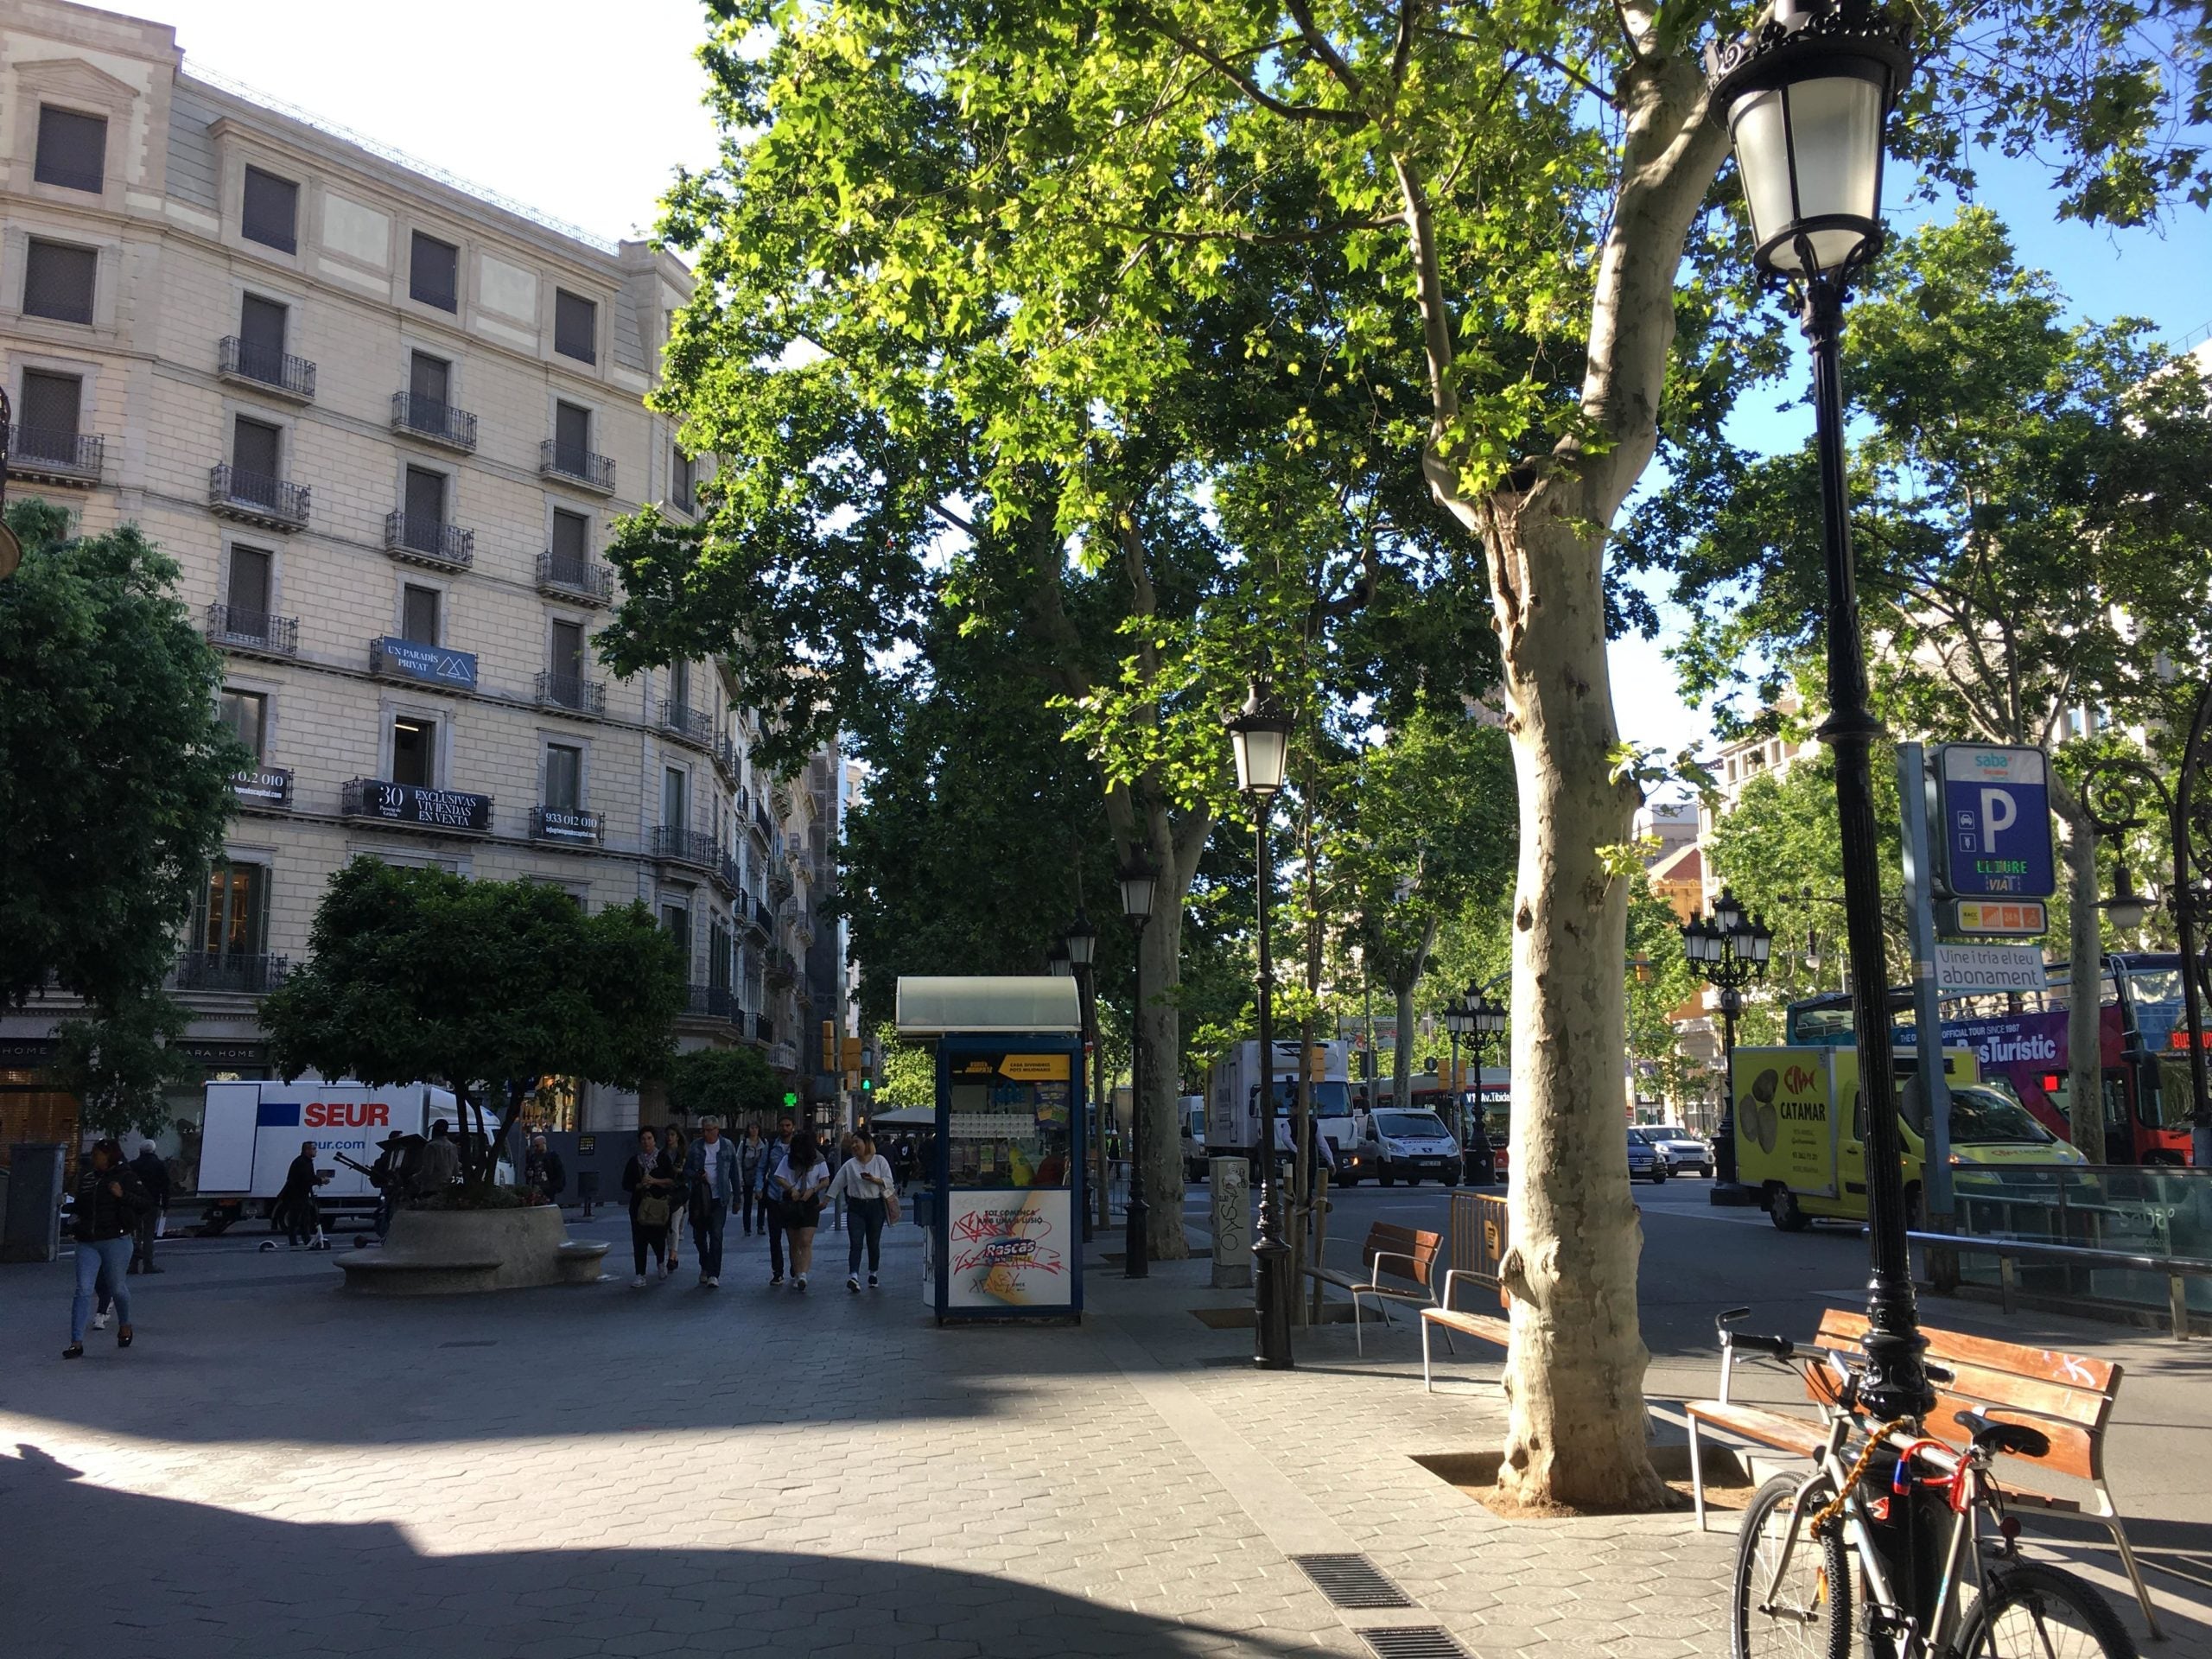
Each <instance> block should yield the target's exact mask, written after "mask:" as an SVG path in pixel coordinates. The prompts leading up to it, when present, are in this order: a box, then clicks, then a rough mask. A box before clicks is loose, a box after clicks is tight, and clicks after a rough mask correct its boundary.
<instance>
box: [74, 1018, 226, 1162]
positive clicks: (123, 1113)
mask: <svg viewBox="0 0 2212 1659" xmlns="http://www.w3.org/2000/svg"><path fill="white" fill-rule="evenodd" d="M191 1022H192V1014H191V1011H190V1010H189V1009H188V1008H186V1007H183V1006H182V1005H181V1004H180V1003H178V1002H176V1001H174V1000H173V999H171V998H170V997H168V996H167V995H163V994H162V992H160V991H149V992H148V993H146V994H145V995H142V996H134V997H132V998H131V999H130V1001H127V1002H124V1004H122V1005H121V1006H120V1007H116V1008H113V1009H111V1010H106V1011H95V1012H94V1013H93V1014H91V1015H90V1016H89V1017H87V1018H85V1019H79V1020H65V1021H63V1022H62V1024H61V1025H60V1027H58V1028H57V1029H56V1030H55V1032H54V1039H55V1045H56V1048H57V1051H58V1052H57V1053H56V1055H55V1058H54V1083H55V1085H56V1086H57V1087H59V1088H60V1089H62V1090H65V1091H67V1093H69V1094H73V1095H74V1096H77V1098H78V1100H79V1103H81V1105H82V1113H81V1116H82V1120H83V1127H84V1128H85V1130H86V1133H88V1134H92V1135H115V1136H120V1135H156V1134H158V1133H160V1132H161V1130H162V1129H163V1128H167V1127H168V1121H169V1115H168V1098H167V1096H168V1095H169V1094H171V1093H173V1092H174V1091H175V1090H180V1089H186V1088H189V1087H191V1086H192V1085H193V1084H196V1083H198V1082H199V1081H200V1077H201V1069H200V1065H199V1063H198V1062H197V1061H194V1060H191V1059H188V1058H185V1057H184V1056H183V1055H181V1054H180V1053H179V1052H177V1050H176V1048H175V1044H176V1042H177V1041H178V1039H180V1038H181V1037H182V1036H183V1035H184V1032H185V1027H187V1026H188V1025H190V1024H191Z"/></svg>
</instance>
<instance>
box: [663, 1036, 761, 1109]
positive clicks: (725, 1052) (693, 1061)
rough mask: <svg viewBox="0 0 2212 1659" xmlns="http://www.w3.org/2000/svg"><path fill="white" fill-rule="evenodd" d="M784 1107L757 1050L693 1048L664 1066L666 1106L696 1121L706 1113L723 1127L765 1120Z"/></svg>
mask: <svg viewBox="0 0 2212 1659" xmlns="http://www.w3.org/2000/svg"><path fill="white" fill-rule="evenodd" d="M783 1103H784V1091H783V1088H782V1085H780V1084H779V1083H778V1082H777V1081H776V1074H775V1073H774V1072H773V1071H770V1070H769V1069H768V1062H767V1061H766V1059H765V1058H762V1056H761V1053H760V1050H759V1049H757V1048H751V1047H745V1046H740V1047H736V1048H695V1049H691V1050H690V1051H688V1052H684V1053H682V1054H678V1055H677V1057H676V1058H674V1059H673V1060H671V1061H670V1062H669V1065H668V1107H669V1109H670V1110H671V1111H672V1112H675V1113H676V1114H677V1116H681V1117H685V1118H689V1119H691V1120H692V1121H694V1122H696V1121H697V1120H698V1119H699V1118H702V1117H704V1116H709V1115H711V1116H715V1117H719V1118H721V1121H722V1124H723V1127H724V1128H732V1127H734V1126H735V1125H737V1124H738V1123H740V1122H742V1121H744V1120H746V1119H753V1118H757V1119H766V1118H767V1117H769V1116H772V1114H773V1113H775V1112H776V1111H778V1110H779V1109H780V1108H781V1107H782V1105H783Z"/></svg>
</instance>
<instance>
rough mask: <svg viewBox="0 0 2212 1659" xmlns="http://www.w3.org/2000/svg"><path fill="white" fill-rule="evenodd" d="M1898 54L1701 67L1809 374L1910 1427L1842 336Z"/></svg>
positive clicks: (1807, 54)
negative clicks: (1798, 325) (1800, 337)
mask: <svg viewBox="0 0 2212 1659" xmlns="http://www.w3.org/2000/svg"><path fill="white" fill-rule="evenodd" d="M1908 40H1909V37H1908V34H1907V31H1906V29H1905V28H1904V26H1903V25H1901V24H1899V23H1897V22H1893V21H1892V20H1891V19H1890V18H1889V17H1888V16H1885V14H1884V13H1882V12H1880V11H1879V10H1875V9H1874V8H1873V7H1872V6H1870V5H1867V4H1865V3H1863V0H1844V3H1840V4H1839V3H1827V4H1818V3H1812V0H1777V3H1776V5H1775V7H1774V10H1773V11H1772V13H1771V14H1770V18H1769V21H1767V22H1765V23H1764V24H1763V25H1762V26H1761V27H1760V28H1759V29H1757V30H1756V31H1755V32H1754V33H1752V34H1751V35H1748V36H1746V37H1745V38H1744V39H1742V40H1740V41H1732V42H1730V43H1728V44H1727V45H1726V46H1713V47H1708V48H1707V52H1706V63H1707V70H1708V72H1709V73H1710V75H1711V78H1712V82H1713V111H1714V112H1715V113H1716V115H1717V116H1718V117H1719V118H1721V119H1723V120H1725V121H1726V124H1727V126H1728V132H1729V137H1730V139H1731V141H1732V143H1733V144H1734V146H1735V152H1736V162H1737V167H1738V171H1739V173H1740V174H1741V175H1742V180H1743V188H1744V199H1745V204H1746V205H1747V206H1748V207H1749V208H1750V210H1751V231H1752V236H1753V238H1754V244H1755V245H1754V249H1753V252H1752V256H1751V257H1752V260H1753V262H1754V263H1755V264H1757V265H1758V269H1759V270H1760V271H1761V272H1763V273H1764V275H1765V276H1766V277H1769V278H1770V280H1773V281H1776V282H1780V283H1789V284H1790V285H1791V286H1793V287H1794V288H1795V289H1796V292H1797V295H1798V297H1799V300H1800V302H1801V304H1802V312H1801V321H1802V326H1803V328H1804V333H1805V338H1806V341H1807V343H1808V346H1810V348H1811V354H1812V359H1813V404H1814V416H1815V435H1816V436H1815V446H1816V448H1817V451H1818V454H1819V459H1820V472H1821V550H1822V552H1823V554H1824V555H1825V556H1826V562H1827V615H1826V617H1825V619H1824V620H1825V622H1826V628H1827V709H1828V713H1827V719H1826V720H1825V721H1822V722H1821V727H1820V733H1819V734H1820V736H1821V738H1822V740H1823V741H1826V742H1827V744H1828V745H1829V746H1830V747H1832V748H1833V749H1834V751H1835V779H1836V785H1835V792H1836V817H1837V821H1838V822H1837V828H1838V832H1839V839H1840V843H1841V850H1842V855H1843V887H1844V913H1845V918H1846V925H1845V931H1846V935H1847V938H1848V940H1849V943H1850V947H1851V982H1852V992H1853V1000H1854V1001H1855V1003H1856V1005H1857V1007H1859V1010H1860V1017H1859V1020H1857V1022H1856V1024H1857V1033H1858V1046H1859V1077H1861V1078H1862V1079H1864V1080H1865V1082H1866V1105H1867V1111H1866V1219H1867V1230H1868V1232H1869V1234H1870V1235H1871V1236H1872V1257H1873V1272H1872V1283H1871V1286H1870V1290H1869V1295H1868V1300H1867V1306H1866V1319H1867V1332H1866V1383H1865V1387H1864V1388H1863V1389H1862V1390H1861V1396H1860V1397H1861V1398H1862V1399H1863V1400H1864V1401H1865V1402H1866V1407H1867V1408H1868V1409H1869V1410H1870V1411H1872V1413H1873V1414H1875V1416H1876V1417H1877V1418H1880V1419H1888V1418H1895V1417H1918V1416H1920V1415H1921V1414H1924V1413H1925V1412H1927V1411H1929V1410H1930V1409H1931V1408H1933V1407H1934V1405H1935V1403H1936V1402H1935V1396H1934V1395H1933V1394H1932V1393H1931V1392H1930V1391H1929V1386H1928V1377H1927V1374H1926V1372H1925V1371H1924V1370H1923V1369H1922V1365H1921V1352H1922V1350H1923V1348H1924V1347H1925V1346H1926V1345H1927V1344H1926V1341H1925V1339H1924V1338H1923V1337H1922V1336H1921V1334H1920V1329H1919V1311H1918V1307H1917V1306H1916V1301H1915V1299H1914V1294H1913V1287H1912V1274H1911V1263H1910V1255H1909V1250H1908V1243H1909V1242H1908V1240H1907V1239H1906V1237H1905V1227H1906V1218H1905V1210H1904V1169H1903V1166H1902V1165H1901V1162H1900V1158H1901V1154H1902V1147H1901V1144H1900V1141H1899V1139H1898V1135H1897V1093H1896V1086H1895V1076H1896V1074H1895V1072H1894V1071H1893V1070H1892V1068H1891V1053H1890V1022H1889V1020H1887V1018H1885V1015H1884V1010H1885V1009H1886V1008H1887V1007H1888V1006H1889V1003H1888V997H1889V974H1888V961H1887V951H1886V950H1885V941H1884V938H1883V934H1882V887H1881V870H1880V865H1879V862H1878V842H1877V841H1876V839H1875V824H1874V791H1873V781H1872V765H1871V759H1870V754H1869V751H1870V750H1871V748H1872V745H1873V741H1874V739H1875V738H1876V736H1877V735H1878V734H1879V731H1880V728H1879V725H1878V722H1877V721H1875V719H1874V716H1873V713H1872V710H1871V709H1869V708H1868V706H1867V700H1866V651H1865V645H1864V642H1863V641H1862V640H1861V639H1860V637H1859V589H1858V579H1857V573H1856V571H1855V569H1854V568H1853V559H1852V551H1851V519H1850V504H1849V500H1848V498H1847V478H1846V475H1845V471H1844V435H1843V382H1842V352H1841V336H1842V331H1843V300H1844V293H1845V289H1847V286H1848V284H1849V283H1850V280H1851V277H1852V276H1853V273H1854V272H1856V271H1857V270H1859V268H1860V267H1861V266H1863V265H1864V264H1866V261H1867V260H1868V259H1870V258H1872V257H1873V255H1874V253H1875V251H1876V250H1878V248H1879V247H1880V246H1881V242H1882V224H1881V212H1882V150H1883V128H1884V126H1885V124H1886V122H1887V120H1888V117H1889V114H1890V111H1891V109H1892V108H1893V107H1894V106H1895V105H1896V102H1897V92H1898V91H1899V89H1900V88H1901V87H1902V86H1903V85H1904V80H1905V78H1906V76H1907V74H1908V73H1910V67H1911V59H1910V51H1909V48H1908ZM1719 919H1720V918H1719V912H1717V911H1716V913H1715V917H1714V920H1715V921H1716V922H1718V921H1719ZM1727 931H1728V933H1729V936H1730V937H1731V938H1732V937H1733V931H1732V930H1727ZM1706 960H1708V961H1710V960H1711V958H1706ZM1731 1023H1732V1022H1731Z"/></svg>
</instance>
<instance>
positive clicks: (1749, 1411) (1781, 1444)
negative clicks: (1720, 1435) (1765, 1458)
mask: <svg viewBox="0 0 2212 1659" xmlns="http://www.w3.org/2000/svg"><path fill="white" fill-rule="evenodd" d="M1684 1409H1685V1410H1687V1411H1688V1414H1689V1415H1690V1416H1692V1417H1694V1418H1695V1419H1696V1420H1697V1421H1699V1422H1700V1423H1710V1424H1712V1425H1713V1427H1715V1428H1718V1429H1721V1430H1723V1431H1725V1432H1726V1433H1730V1434H1734V1435H1737V1436H1738V1437H1739V1438H1741V1439H1743V1440H1757V1441H1758V1443H1759V1444H1760V1445H1762V1446H1772V1447H1774V1448H1775V1449H1776V1450H1777V1451H1778V1452H1792V1453H1794V1454H1796V1456H1798V1457H1801V1458H1810V1457H1816V1456H1818V1455H1819V1453H1820V1450H1821V1447H1822V1446H1826V1445H1827V1443H1828V1432H1827V1428H1826V1427H1824V1426H1823V1425H1821V1424H1820V1423H1816V1422H1813V1421H1809V1420H1808V1419H1806V1418H1803V1417H1790V1416H1786V1415H1784V1414H1783V1413H1781V1412H1778V1411H1768V1410H1766V1409H1764V1408H1762V1407H1759V1406H1743V1405H1738V1404H1737V1403H1735V1402H1733V1401H1729V1402H1721V1401H1719V1400H1693V1401H1691V1402H1689V1404H1688V1406H1687V1407H1686V1408H1684Z"/></svg>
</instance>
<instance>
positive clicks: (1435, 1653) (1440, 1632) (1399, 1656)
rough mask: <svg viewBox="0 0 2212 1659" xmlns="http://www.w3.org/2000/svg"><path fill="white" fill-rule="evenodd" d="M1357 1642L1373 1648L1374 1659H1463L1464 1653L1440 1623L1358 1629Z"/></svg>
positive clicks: (1450, 1633) (1464, 1657)
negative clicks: (1381, 1628) (1374, 1652)
mask: <svg viewBox="0 0 2212 1659" xmlns="http://www.w3.org/2000/svg"><path fill="white" fill-rule="evenodd" d="M1359 1639H1360V1640H1361V1641H1363V1642H1364V1643H1367V1645H1368V1646H1369V1647H1370V1648H1372V1649H1375V1651H1376V1656H1377V1659H1467V1650H1466V1649H1465V1648H1463V1647H1461V1646H1460V1645H1459V1643H1458V1642H1456V1641H1455V1640H1453V1639H1452V1632H1451V1631H1449V1630H1446V1629H1445V1628H1444V1627H1443V1626H1442V1625H1441V1624H1400V1625H1396V1626H1395V1627H1393V1628H1390V1629H1388V1630H1362V1631H1360V1632H1359Z"/></svg>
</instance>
